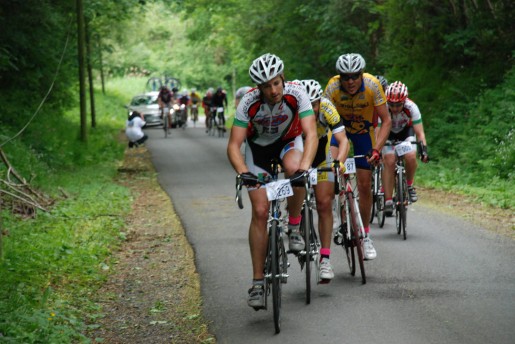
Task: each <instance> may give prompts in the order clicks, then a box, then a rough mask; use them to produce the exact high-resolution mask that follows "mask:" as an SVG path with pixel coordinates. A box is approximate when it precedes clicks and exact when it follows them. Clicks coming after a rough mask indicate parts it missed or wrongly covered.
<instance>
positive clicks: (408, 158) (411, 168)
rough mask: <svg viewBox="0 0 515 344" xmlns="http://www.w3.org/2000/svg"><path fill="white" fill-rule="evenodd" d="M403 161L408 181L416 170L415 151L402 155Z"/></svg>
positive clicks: (413, 176)
mask: <svg viewBox="0 0 515 344" xmlns="http://www.w3.org/2000/svg"><path fill="white" fill-rule="evenodd" d="M404 161H405V162H406V179H407V180H408V182H409V181H411V182H412V181H413V180H414V179H415V172H416V171H417V154H416V153H415V152H410V153H407V154H406V155H404Z"/></svg>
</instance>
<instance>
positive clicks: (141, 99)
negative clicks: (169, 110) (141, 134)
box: [126, 92, 163, 127]
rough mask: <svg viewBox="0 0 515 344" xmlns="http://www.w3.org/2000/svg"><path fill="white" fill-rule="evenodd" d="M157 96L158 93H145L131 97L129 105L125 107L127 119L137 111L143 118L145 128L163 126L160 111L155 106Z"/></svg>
mask: <svg viewBox="0 0 515 344" xmlns="http://www.w3.org/2000/svg"><path fill="white" fill-rule="evenodd" d="M158 94H159V92H147V93H144V94H140V95H137V96H135V97H133V98H132V100H131V102H130V104H129V105H127V106H126V108H127V110H128V111H129V113H128V114H127V117H129V116H130V114H131V113H132V112H133V111H138V112H139V113H142V114H143V116H144V117H145V122H146V123H147V124H146V126H147V127H149V126H156V125H163V119H162V118H161V110H160V109H159V105H158V104H157V95H158Z"/></svg>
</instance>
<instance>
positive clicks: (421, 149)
mask: <svg viewBox="0 0 515 344" xmlns="http://www.w3.org/2000/svg"><path fill="white" fill-rule="evenodd" d="M418 150H419V152H420V160H421V161H422V162H425V163H427V162H429V155H428V154H427V146H426V145H424V143H422V141H419V142H418Z"/></svg>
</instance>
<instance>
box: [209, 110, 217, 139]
mask: <svg viewBox="0 0 515 344" xmlns="http://www.w3.org/2000/svg"><path fill="white" fill-rule="evenodd" d="M217 128H218V124H217V123H216V108H214V107H212V108H211V109H210V112H209V119H208V121H207V133H208V135H209V136H215V134H216V131H217Z"/></svg>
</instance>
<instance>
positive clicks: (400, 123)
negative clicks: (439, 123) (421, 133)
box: [379, 98, 422, 134]
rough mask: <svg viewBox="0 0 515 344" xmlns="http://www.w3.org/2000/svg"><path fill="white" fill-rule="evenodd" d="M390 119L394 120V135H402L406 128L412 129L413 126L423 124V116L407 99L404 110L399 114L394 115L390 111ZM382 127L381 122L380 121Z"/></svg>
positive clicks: (392, 130)
mask: <svg viewBox="0 0 515 344" xmlns="http://www.w3.org/2000/svg"><path fill="white" fill-rule="evenodd" d="M388 112H390V117H391V118H392V129H391V132H392V133H394V134H398V133H400V132H401V131H402V130H403V129H404V128H406V127H412V126H413V124H419V123H422V114H421V113H420V110H419V109H418V106H417V104H415V103H414V102H413V101H412V100H411V99H409V98H406V101H405V102H404V106H403V108H402V110H401V111H400V112H399V113H397V114H392V112H391V111H390V110H388ZM379 126H381V121H379Z"/></svg>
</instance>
